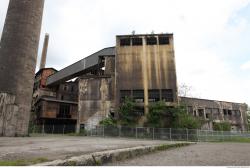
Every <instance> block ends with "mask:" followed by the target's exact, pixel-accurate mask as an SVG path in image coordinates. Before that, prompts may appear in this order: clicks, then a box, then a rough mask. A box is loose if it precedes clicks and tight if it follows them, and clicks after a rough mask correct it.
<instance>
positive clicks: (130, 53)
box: [115, 34, 177, 113]
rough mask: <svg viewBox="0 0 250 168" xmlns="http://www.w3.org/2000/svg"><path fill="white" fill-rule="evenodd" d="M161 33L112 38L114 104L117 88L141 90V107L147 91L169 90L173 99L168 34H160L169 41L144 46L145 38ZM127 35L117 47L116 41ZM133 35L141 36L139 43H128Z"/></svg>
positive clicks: (172, 64) (174, 88)
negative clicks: (114, 85) (114, 78)
mask: <svg viewBox="0 0 250 168" xmlns="http://www.w3.org/2000/svg"><path fill="white" fill-rule="evenodd" d="M159 36H163V35H134V36H133V35H131V36H128V35H127V36H117V38H116V71H115V72H116V74H115V75H116V104H117V106H119V104H120V91H121V90H143V91H144V109H145V113H147V106H148V104H149V94H148V90H153V89H156V90H160V91H161V89H172V91H173V102H177V82H176V67H175V56H174V44H173V43H174V42H173V35H172V34H164V36H167V37H168V38H169V44H165V45H159V43H158V42H157V44H155V45H147V40H146V39H147V38H148V37H156V39H157V41H158V38H159ZM124 38H130V39H131V44H130V45H129V46H121V44H120V40H121V39H124ZM133 38H142V45H132V39H133Z"/></svg>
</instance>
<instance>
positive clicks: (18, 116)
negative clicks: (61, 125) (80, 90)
mask: <svg viewBox="0 0 250 168" xmlns="http://www.w3.org/2000/svg"><path fill="white" fill-rule="evenodd" d="M43 6H44V0H10V1H9V7H8V11H7V16H6V20H5V25H4V29H3V33H2V38H1V42H0V81H1V82H0V95H1V96H3V97H5V98H4V100H3V102H0V107H1V110H0V123H5V126H4V127H0V135H1V136H26V135H28V125H29V118H30V109H31V99H32V89H33V84H34V74H35V66H36V58H37V50H38V43H39V38H40V30H41V23H42V15H43ZM3 97H2V98H3ZM8 99H9V100H10V101H8ZM9 109H15V110H9ZM4 114H6V115H7V116H9V117H11V120H13V121H15V122H6V118H4ZM9 124H10V125H9Z"/></svg>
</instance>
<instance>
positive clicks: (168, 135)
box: [29, 125, 250, 142]
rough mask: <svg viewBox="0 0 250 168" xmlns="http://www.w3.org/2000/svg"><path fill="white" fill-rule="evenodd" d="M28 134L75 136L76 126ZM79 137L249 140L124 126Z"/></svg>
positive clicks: (227, 134)
mask: <svg viewBox="0 0 250 168" xmlns="http://www.w3.org/2000/svg"><path fill="white" fill-rule="evenodd" d="M29 132H30V134H43V135H47V134H72V135H76V125H35V126H33V127H30V131H29ZM80 132H81V134H80V135H86V136H97V137H124V138H135V139H152V140H168V141H172V140H173V141H195V142H199V141H200V142H209V141H211V142H212V141H231V140H234V139H236V138H249V139H250V132H243V131H213V130H199V129H177V128H150V127H126V126H96V127H95V128H94V129H91V130H84V129H81V130H80Z"/></svg>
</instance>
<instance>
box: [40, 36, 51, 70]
mask: <svg viewBox="0 0 250 168" xmlns="http://www.w3.org/2000/svg"><path fill="white" fill-rule="evenodd" d="M48 45H49V34H48V33H46V35H45V38H44V43H43V51H42V57H41V62H40V69H43V68H45V65H46V59H47V51H48Z"/></svg>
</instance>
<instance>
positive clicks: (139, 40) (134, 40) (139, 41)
mask: <svg viewBox="0 0 250 168" xmlns="http://www.w3.org/2000/svg"><path fill="white" fill-rule="evenodd" d="M132 45H133V46H139V45H142V38H132Z"/></svg>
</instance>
